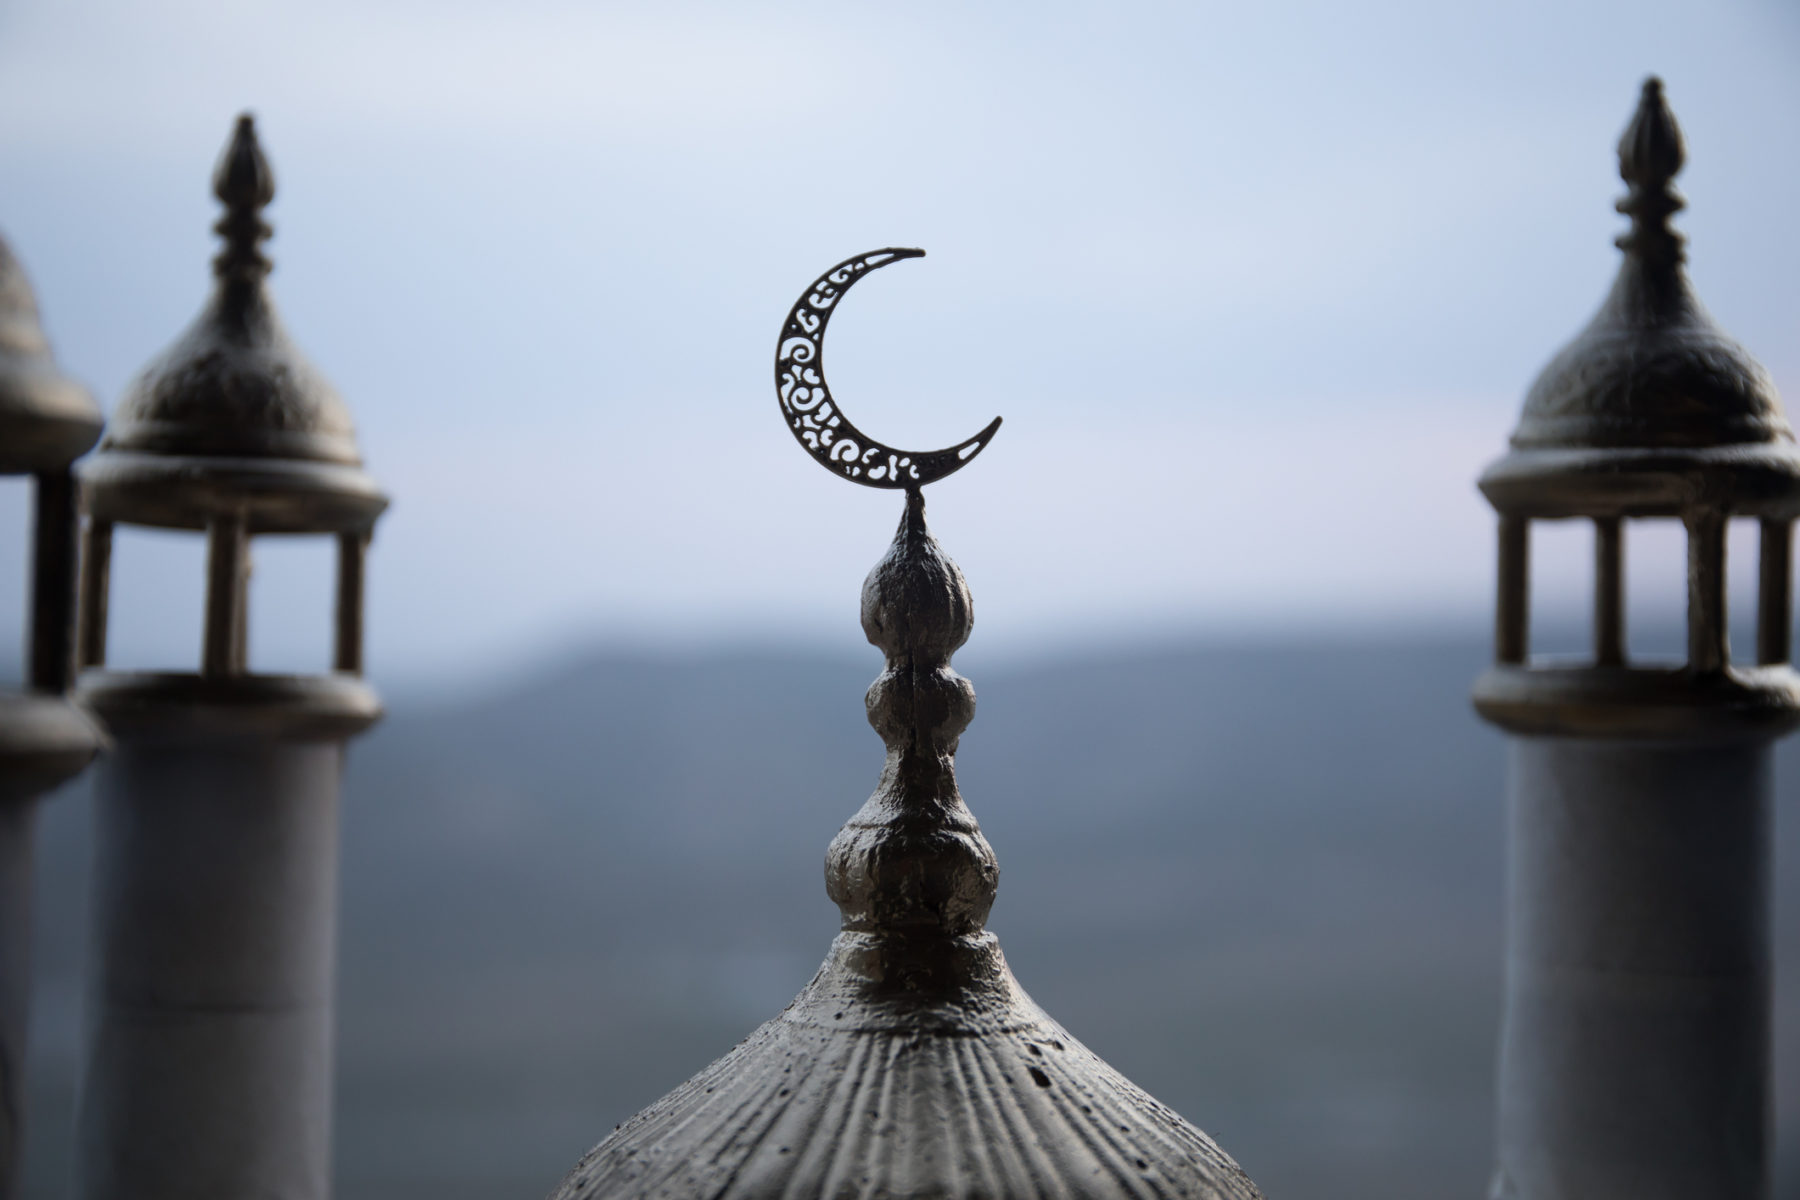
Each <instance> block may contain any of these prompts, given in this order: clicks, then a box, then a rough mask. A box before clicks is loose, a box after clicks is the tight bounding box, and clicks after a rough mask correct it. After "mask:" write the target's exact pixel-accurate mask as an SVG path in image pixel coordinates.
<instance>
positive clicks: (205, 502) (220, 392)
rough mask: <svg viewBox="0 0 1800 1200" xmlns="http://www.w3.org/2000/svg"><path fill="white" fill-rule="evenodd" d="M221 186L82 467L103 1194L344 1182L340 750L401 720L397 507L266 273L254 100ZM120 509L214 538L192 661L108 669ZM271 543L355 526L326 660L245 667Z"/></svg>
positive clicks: (234, 1195) (151, 1198)
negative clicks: (199, 273) (378, 552)
mask: <svg viewBox="0 0 1800 1200" xmlns="http://www.w3.org/2000/svg"><path fill="white" fill-rule="evenodd" d="M213 191H214V193H215V194H216V195H217V196H218V198H219V200H220V201H221V202H222V203H223V204H224V206H225V216H224V218H223V219H222V220H220V221H219V223H218V225H217V226H216V227H215V228H216V229H217V231H218V232H219V234H220V235H221V236H222V237H223V239H224V242H225V246H224V249H223V251H222V252H221V253H220V254H219V255H218V257H217V258H215V259H214V260H213V274H214V276H215V279H214V286H213V293H212V297H211V299H210V300H209V301H208V303H207V305H206V307H205V309H204V310H203V311H202V312H201V314H200V316H199V318H198V319H197V320H196V321H195V322H194V324H193V325H191V326H189V328H188V329H187V331H186V332H185V333H183V334H182V335H181V337H180V338H179V339H178V340H177V341H176V342H175V344H174V345H173V346H172V347H170V348H169V349H168V350H167V351H166V352H165V353H164V354H163V355H162V356H161V357H160V358H158V359H156V360H155V361H154V362H152V363H151V364H150V365H149V366H148V367H147V368H145V370H144V371H143V372H142V374H140V375H139V376H138V378H137V379H136V380H135V381H134V382H133V383H132V384H131V385H130V386H129V388H128V389H127V391H126V394H125V396H124V398H123V399H122V400H121V401H120V402H119V405H118V409H117V411H116V412H115V413H114V415H113V419H112V422H111V424H110V425H109V426H108V430H107V436H106V439H105V441H104V442H102V443H101V446H100V450H99V452H98V453H97V454H96V455H94V457H93V458H91V459H89V460H88V461H87V462H86V463H84V464H83V465H82V469H81V472H80V477H81V486H82V496H83V500H84V503H85V506H86V509H87V513H88V524H87V531H86V542H85V555H84V560H83V572H82V582H81V619H80V637H79V642H80V659H81V663H82V665H83V666H84V667H85V668H86V669H85V671H84V673H83V674H82V675H81V677H80V684H79V692H78V694H79V697H80V699H81V700H82V701H83V702H84V703H86V704H87V705H89V706H90V707H91V708H92V709H93V710H94V711H95V712H96V713H97V714H98V715H99V716H100V717H101V718H102V720H103V721H104V722H105V724H106V726H107V727H108V730H109V731H110V733H111V734H112V736H113V738H114V740H115V742H116V749H115V752H114V753H113V754H112V755H111V756H109V758H108V759H107V761H106V763H105V765H104V768H103V769H102V770H101V772H100V773H99V780H98V789H97V791H98V805H99V807H98V813H97V819H96V826H97V830H96V832H97V838H98V845H97V848H96V851H95V876H96V883H95V888H96V891H95V921H96V926H95V948H94V958H93V967H92V972H91V981H90V996H89V1008H90V1011H89V1019H88V1024H89V1029H90V1040H89V1044H88V1047H87V1063H86V1073H85V1078H84V1080H83V1085H82V1094H81V1098H80V1113H79V1119H78V1132H77V1137H78V1141H77V1151H76V1154H77V1166H76V1176H77V1188H76V1191H77V1195H78V1196H80V1197H82V1198H83V1200H175V1198H177V1197H180V1198H182V1200H212V1198H217V1200H226V1198H230V1200H239V1198H242V1197H247V1196H280V1197H282V1198H283V1200H319V1198H322V1197H324V1196H326V1195H327V1194H328V1193H329V1190H330V1185H329V1175H330V1128H331V1075H332V1069H331V1062H332V990H333V971H334V962H335V926H336V905H337V895H336V891H337V808H338V790H339V776H340V773H341V767H342V763H343V754H344V743H345V741H346V740H347V739H348V738H350V737H352V736H353V735H355V734H357V733H360V732H361V731H362V730H364V729H367V728H368V727H369V726H370V725H371V724H373V723H374V722H375V721H376V720H377V719H378V718H379V717H380V715H381V707H380V704H379V702H378V701H377V700H376V697H375V694H374V693H373V692H372V691H371V690H370V689H369V687H368V685H366V684H365V683H364V682H363V681H362V679H361V678H360V676H361V670H362V605H363V561H364V554H365V551H366V549H367V547H368V543H369V537H370V533H371V531H372V529H373V527H374V523H375V519H376V518H377V517H378V516H379V515H380V514H381V511H382V509H383V508H384V507H386V504H387V500H386V498H385V497H384V496H383V495H382V494H381V492H380V491H379V490H378V489H377V488H376V486H375V483H374V481H373V480H372V479H370V478H369V476H368V475H367V474H366V473H364V471H363V469H362V465H361V460H360V458H359V457H358V454H357V449H356V443H355V437H354V431H353V429H352V427H351V423H350V415H349V412H348V411H347V410H346V409H345V407H344V405H343V402H342V401H341V400H339V399H338V397H337V395H336V393H335V392H333V390H332V388H331V386H330V385H329V384H328V383H326V381H325V380H324V378H323V377H321V376H320V375H319V374H318V372H317V371H316V370H315V369H314V368H313V367H312V365H311V364H310V363H308V362H307V361H306V359H305V358H304V357H302V355H301V354H300V351H299V350H298V349H297V348H296V347H295V346H294V345H293V343H292V342H291V341H289V340H288V336H287V333H286V331H285V330H284V329H283V328H282V325H281V321H280V319H279V318H278V316H277V315H276V312H275V306H274V304H273V302H272V300H271V299H270V297H269V294H268V291H267V289H266V287H265V284H264V278H265V276H267V275H268V273H269V270H270V264H269V260H268V259H267V258H265V257H264V256H263V253H262V249H261V245H262V242H263V241H264V240H265V239H266V238H267V237H268V236H269V234H270V229H269V227H268V226H267V225H266V224H264V223H263V220H262V215H261V214H262V209H263V208H264V206H266V205H267V204H268V203H269V201H270V200H271V199H272V198H273V197H274V194H275V181H274V176H273V175H272V174H271V173H270V170H269V164H268V163H267V161H265V159H264V158H263V154H262V150H261V149H260V148H259V147H258V145H257V140H256V130H255V126H254V125H253V124H252V122H251V118H250V117H249V116H247V115H246V116H243V117H240V118H239V119H238V122H237V128H236V131H235V132H234V134H233V135H232V138H231V142H230V144H229V145H228V146H227V147H226V149H225V153H224V156H223V157H222V158H221V159H220V160H219V165H218V169H217V172H216V173H215V175H214V178H213ZM121 522H123V523H128V524H137V525H147V526H155V527H158V528H163V529H177V530H192V531H197V532H203V533H204V534H205V536H206V541H207V578H206V610H205V614H204V617H205V619H204V626H203V642H202V652H201V661H200V664H199V670H198V671H193V672H121V671H109V670H107V669H106V666H105V662H106V619H107V563H108V556H109V551H110V547H111V544H112V531H113V527H114V525H115V524H117V523H121ZM259 535H281V536H295V535H318V536H325V537H329V538H332V539H335V541H336V543H337V547H338V579H337V632H336V647H335V651H334V661H333V662H332V664H331V667H332V669H331V670H329V671H323V670H322V671H321V672H320V673H319V674H316V675H262V674H255V673H253V672H252V671H251V670H250V663H249V662H248V661H247V656H246V650H245V647H246V637H245V631H246V624H247V621H248V614H247V612H246V607H247V602H248V582H249V574H250V547H251V539H252V538H253V537H255V536H259ZM323 666H324V664H321V667H323Z"/></svg>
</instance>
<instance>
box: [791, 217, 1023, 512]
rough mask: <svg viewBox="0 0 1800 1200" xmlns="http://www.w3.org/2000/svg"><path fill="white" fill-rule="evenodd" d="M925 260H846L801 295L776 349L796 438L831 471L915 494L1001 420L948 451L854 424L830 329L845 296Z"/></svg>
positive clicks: (893, 253) (886, 255)
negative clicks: (902, 442)
mask: <svg viewBox="0 0 1800 1200" xmlns="http://www.w3.org/2000/svg"><path fill="white" fill-rule="evenodd" d="M923 257H925V252H924V251H923V250H910V249H903V248H900V247H895V246H889V247H886V248H885V249H881V250H871V251H869V253H867V254H859V255H857V256H856V257H855V258H847V259H845V260H844V261H843V262H841V263H839V264H838V265H837V266H835V267H833V268H831V270H829V271H827V272H825V274H823V275H821V276H820V277H819V279H818V280H817V281H816V282H815V283H814V284H813V285H812V286H811V287H809V288H807V289H806V290H805V291H804V292H802V293H800V298H799V299H798V300H796V301H794V307H793V308H792V309H790V310H788V316H787V321H786V323H785V324H783V325H782V327H781V339H780V341H778V342H777V343H776V346H775V394H776V395H777V396H778V397H779V398H780V400H781V414H782V416H783V417H784V418H786V420H787V423H788V429H790V430H791V431H792V432H793V435H794V440H795V441H797V442H799V443H800V445H801V446H803V447H804V448H805V449H806V452H807V453H808V454H810V455H812V456H813V458H814V460H816V461H817V462H818V464H819V465H820V466H822V467H824V468H825V469H826V470H828V471H830V472H831V473H832V474H834V475H840V476H842V477H843V478H845V479H848V480H849V481H850V482H852V483H860V484H863V485H864V486H866V487H876V488H904V489H906V490H907V491H909V492H916V491H918V490H919V489H920V488H922V487H924V486H925V485H926V484H928V483H933V482H935V481H937V480H939V479H942V478H943V477H944V476H946V475H949V474H952V473H954V472H956V471H958V470H961V469H962V468H963V467H964V466H965V465H967V464H968V463H969V462H970V460H972V459H973V458H974V457H975V456H976V455H977V454H980V453H981V452H982V451H983V450H984V449H986V448H987V444H988V443H989V442H990V441H992V440H993V437H994V431H995V430H997V429H999V428H1000V418H999V417H995V418H994V419H993V421H992V422H990V423H989V424H988V427H987V428H986V429H983V430H982V431H981V432H980V433H978V434H976V435H975V436H974V437H972V438H969V439H967V440H966V441H961V442H958V443H957V444H956V445H954V446H950V447H948V448H947V449H943V450H926V451H918V450H896V449H894V448H893V447H892V446H887V445H883V444H882V443H881V442H878V441H876V440H875V439H874V438H872V437H870V436H868V435H867V434H865V433H863V432H862V430H860V429H858V428H857V427H856V426H855V425H852V424H851V423H850V418H849V417H847V416H845V415H844V410H843V408H842V407H840V406H839V404H838V402H837V400H836V398H834V397H833V396H832V394H831V386H830V385H829V384H827V383H826V382H825V326H826V325H828V324H830V322H831V314H832V313H834V312H836V311H837V305H838V301H840V300H842V299H843V298H844V293H845V292H848V291H849V290H850V288H851V286H852V285H853V284H855V283H856V281H857V280H859V279H861V278H862V277H863V276H865V275H867V274H868V273H869V272H870V271H876V270H880V269H881V268H882V267H885V266H887V265H888V264H889V263H892V262H898V261H899V260H900V259H903V258H923Z"/></svg>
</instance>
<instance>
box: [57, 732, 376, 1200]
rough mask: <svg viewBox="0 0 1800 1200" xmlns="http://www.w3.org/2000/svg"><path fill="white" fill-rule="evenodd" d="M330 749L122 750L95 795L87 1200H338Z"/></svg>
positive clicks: (83, 1183)
mask: <svg viewBox="0 0 1800 1200" xmlns="http://www.w3.org/2000/svg"><path fill="white" fill-rule="evenodd" d="M342 761H343V750H342V747H341V745H339V744H338V743H337V742H334V741H315V742H280V741H272V740H269V739H266V738H264V737H260V736H252V737H237V738H232V737H229V736H226V737H214V738H204V739H195V740H193V741H190V742H182V743H175V744H162V743H158V742H157V741H154V740H150V741H138V740H136V739H132V740H126V739H121V740H120V742H119V744H118V746H117V748H116V751H115V754H114V755H113V756H112V757H111V758H109V760H108V761H107V763H106V764H105V768H104V769H103V770H102V771H101V772H100V774H99V777H98V780H97V797H98V813H97V820H96V828H97V830H98V833H99V841H98V845H97V848H96V852H95V872H96V878H97V880H98V881H99V885H98V889H97V893H96V898H95V907H96V913H95V929H96V935H97V936H96V944H95V947H94V950H95V959H94V961H95V970H94V974H93V977H92V980H91V983H90V999H89V1005H90V1011H89V1021H90V1023H91V1026H92V1029H93V1038H92V1042H91V1044H90V1048H89V1052H88V1063H87V1073H86V1079H85V1083H84V1095H83V1102H82V1105H81V1116H80V1127H79V1131H78V1142H77V1175H78V1179H79V1184H78V1187H77V1194H78V1195H81V1196H87V1197H126V1196H130V1197H134V1198H136V1200H176V1198H177V1197H180V1198H183V1200H191V1198H194V1197H220V1198H224V1197H247V1196H258V1195H268V1196H282V1197H323V1196H326V1195H328V1194H329V1192H330V1186H329V1178H330V1161H331V1159H330V1151H331V1138H330V1111H331V1063H332V982H333V967H334V962H335V955H334V937H335V924H336V912H337V827H338V778H339V773H340V768H341V765H342Z"/></svg>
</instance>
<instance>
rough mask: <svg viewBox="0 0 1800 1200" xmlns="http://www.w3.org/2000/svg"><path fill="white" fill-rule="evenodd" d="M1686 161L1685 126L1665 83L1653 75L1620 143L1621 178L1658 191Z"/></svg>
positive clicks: (1645, 82)
mask: <svg viewBox="0 0 1800 1200" xmlns="http://www.w3.org/2000/svg"><path fill="white" fill-rule="evenodd" d="M1686 160H1687V148H1686V146H1684V145H1683V143H1682V138H1681V126H1679V125H1678V124H1676V122H1675V114H1674V112H1673V111H1671V110H1670V108H1669V102H1668V100H1667V99H1666V98H1665V97H1664V95H1663V82H1662V80H1661V79H1660V78H1658V77H1657V76H1655V75H1651V76H1649V77H1647V78H1646V79H1645V80H1644V86H1643V90H1642V91H1641V92H1640V93H1639V96H1638V106H1637V111H1636V112H1634V113H1633V114H1632V116H1631V123H1630V124H1629V125H1627V126H1626V127H1625V133H1624V136H1622V137H1621V138H1620V139H1619V175H1620V177H1621V178H1623V179H1624V180H1625V182H1627V183H1631V184H1635V185H1637V186H1639V187H1644V188H1651V189H1658V188H1661V187H1663V186H1665V185H1666V184H1667V183H1668V182H1669V181H1670V180H1671V179H1673V178H1675V176H1676V175H1677V174H1678V173H1679V172H1680V171H1681V167H1682V164H1683V163H1684V162H1686Z"/></svg>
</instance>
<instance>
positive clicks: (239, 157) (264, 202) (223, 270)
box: [213, 113, 275, 283]
mask: <svg viewBox="0 0 1800 1200" xmlns="http://www.w3.org/2000/svg"><path fill="white" fill-rule="evenodd" d="M213 195H215V196H217V197H218V198H219V202H220V203H221V204H223V205H224V206H225V215H224V216H223V217H221V218H219V222H218V224H216V225H214V226H213V232H215V233H217V234H218V235H219V236H220V237H221V238H223V239H224V240H225V248H224V250H222V251H220V253H219V256H218V257H217V258H215V259H213V274H214V275H216V276H217V277H218V278H219V279H220V280H222V281H229V282H242V283H256V282H259V281H260V280H261V279H262V278H263V277H264V276H265V275H267V274H268V273H269V270H270V268H271V266H272V265H273V264H271V263H270V262H269V260H268V258H267V257H265V256H264V254H263V252H262V243H263V242H264V241H266V240H267V239H268V238H269V237H270V236H271V235H272V234H273V233H274V232H275V231H274V230H273V229H271V228H270V227H269V225H268V223H267V222H265V221H264V220H263V219H262V210H263V209H264V208H266V207H267V206H268V204H269V201H271V200H273V199H274V198H275V172H274V171H272V170H271V169H270V168H269V160H268V159H267V158H264V157H263V152H262V146H261V145H260V144H259V143H258V142H257V140H256V118H255V117H253V116H251V115H250V114H249V113H241V114H239V116H238V119H237V126H236V128H234V129H233V130H232V134H231V141H230V142H228V143H227V144H226V146H225V151H224V153H223V154H221V155H219V163H218V165H217V166H216V167H214V168H213Z"/></svg>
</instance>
